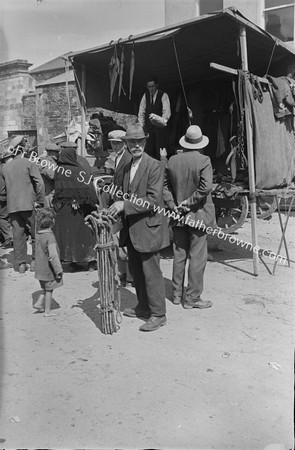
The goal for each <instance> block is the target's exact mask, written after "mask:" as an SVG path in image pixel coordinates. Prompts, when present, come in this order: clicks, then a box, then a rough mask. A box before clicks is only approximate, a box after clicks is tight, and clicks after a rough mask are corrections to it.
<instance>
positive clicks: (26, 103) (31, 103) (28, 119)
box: [22, 93, 36, 130]
mask: <svg viewBox="0 0 295 450" xmlns="http://www.w3.org/2000/svg"><path fill="white" fill-rule="evenodd" d="M22 103H23V111H22V116H23V128H24V129H25V130H36V94H35V93H31V94H25V95H23V98H22Z"/></svg>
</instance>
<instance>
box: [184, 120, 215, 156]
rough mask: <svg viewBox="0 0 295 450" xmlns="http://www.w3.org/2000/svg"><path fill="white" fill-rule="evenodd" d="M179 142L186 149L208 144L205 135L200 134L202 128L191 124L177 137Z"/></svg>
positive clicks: (199, 147)
mask: <svg viewBox="0 0 295 450" xmlns="http://www.w3.org/2000/svg"><path fill="white" fill-rule="evenodd" d="M179 144H180V145H181V147H183V148H187V149H188V150H195V149H196V150H198V149H201V148H204V147H206V146H207V145H208V144H209V139H208V138H207V136H204V135H203V134H202V130H201V128H200V127H198V126H197V125H191V126H190V127H188V129H187V130H186V133H185V135H184V136H182V137H181V138H180V139H179Z"/></svg>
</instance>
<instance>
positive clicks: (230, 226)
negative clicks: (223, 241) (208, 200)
mask: <svg viewBox="0 0 295 450" xmlns="http://www.w3.org/2000/svg"><path fill="white" fill-rule="evenodd" d="M239 200H240V204H239V206H237V207H235V208H219V210H218V218H217V225H218V227H220V228H221V231H223V232H224V233H233V232H234V231H236V230H237V229H238V228H240V227H241V226H242V225H243V223H244V222H245V220H246V218H247V215H248V209H249V202H248V197H247V196H246V195H243V196H241V197H239Z"/></svg>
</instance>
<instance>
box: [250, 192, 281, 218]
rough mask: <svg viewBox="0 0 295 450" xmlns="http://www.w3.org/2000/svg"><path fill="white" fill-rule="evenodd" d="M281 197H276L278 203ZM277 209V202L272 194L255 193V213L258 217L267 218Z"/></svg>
mask: <svg viewBox="0 0 295 450" xmlns="http://www.w3.org/2000/svg"><path fill="white" fill-rule="evenodd" d="M280 201H281V198H280V197H278V202H279V203H280ZM276 209H277V202H276V199H275V197H274V196H273V195H257V197H256V215H257V218H258V219H268V218H269V217H270V216H271V215H272V214H273V213H274V212H275V210H276Z"/></svg>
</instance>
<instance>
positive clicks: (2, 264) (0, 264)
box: [0, 259, 12, 270]
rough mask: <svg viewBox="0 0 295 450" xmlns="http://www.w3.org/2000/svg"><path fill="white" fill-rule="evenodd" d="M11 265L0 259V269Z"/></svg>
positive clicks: (8, 267) (9, 267)
mask: <svg viewBox="0 0 295 450" xmlns="http://www.w3.org/2000/svg"><path fill="white" fill-rule="evenodd" d="M11 267H12V264H10V263H5V262H3V261H1V259H0V270H4V269H11Z"/></svg>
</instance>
